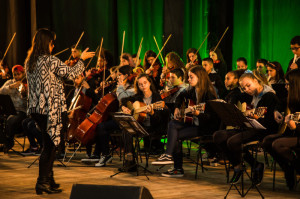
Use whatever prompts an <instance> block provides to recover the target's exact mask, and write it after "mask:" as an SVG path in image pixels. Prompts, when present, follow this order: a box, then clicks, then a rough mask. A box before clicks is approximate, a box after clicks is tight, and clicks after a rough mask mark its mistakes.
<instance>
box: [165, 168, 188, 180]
mask: <svg viewBox="0 0 300 199" xmlns="http://www.w3.org/2000/svg"><path fill="white" fill-rule="evenodd" d="M161 175H162V176H164V177H168V178H181V177H183V176H184V171H183V169H175V168H173V169H172V170H170V169H169V170H168V171H166V172H164V173H162V174H161Z"/></svg>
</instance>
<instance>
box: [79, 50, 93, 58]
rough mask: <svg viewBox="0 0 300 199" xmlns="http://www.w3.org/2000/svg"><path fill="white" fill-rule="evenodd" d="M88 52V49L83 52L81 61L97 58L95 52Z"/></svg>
mask: <svg viewBox="0 0 300 199" xmlns="http://www.w3.org/2000/svg"><path fill="white" fill-rule="evenodd" d="M88 50H89V48H86V49H85V50H84V51H83V52H82V54H81V56H80V58H81V59H83V60H86V59H89V58H92V57H94V56H95V52H88Z"/></svg>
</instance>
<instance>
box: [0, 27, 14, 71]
mask: <svg viewBox="0 0 300 199" xmlns="http://www.w3.org/2000/svg"><path fill="white" fill-rule="evenodd" d="M15 36H16V32H15V33H14V35H13V36H12V38H11V40H10V42H9V44H8V47H7V48H6V51H5V53H4V55H3V58H2V60H1V62H0V65H2V63H3V60H4V58H5V56H6V54H7V52H8V49H9V48H10V46H11V44H12V42H13V41H14V39H15Z"/></svg>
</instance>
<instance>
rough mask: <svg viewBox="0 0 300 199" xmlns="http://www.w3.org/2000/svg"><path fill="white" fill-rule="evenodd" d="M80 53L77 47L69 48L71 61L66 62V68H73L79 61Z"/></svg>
mask: <svg viewBox="0 0 300 199" xmlns="http://www.w3.org/2000/svg"><path fill="white" fill-rule="evenodd" d="M81 53H82V50H81V47H79V46H77V47H76V48H75V45H73V46H72V47H71V56H72V59H70V60H66V61H65V64H67V65H68V66H74V65H75V64H76V63H77V61H78V60H79V59H80V56H81Z"/></svg>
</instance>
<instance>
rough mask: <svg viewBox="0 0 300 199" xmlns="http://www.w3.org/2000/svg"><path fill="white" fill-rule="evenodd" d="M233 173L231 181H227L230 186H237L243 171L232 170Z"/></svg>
mask: <svg viewBox="0 0 300 199" xmlns="http://www.w3.org/2000/svg"><path fill="white" fill-rule="evenodd" d="M233 171H234V173H233V176H232V178H231V180H230V181H229V183H230V184H237V183H238V182H239V180H240V178H241V176H242V174H243V171H242V170H241V169H233Z"/></svg>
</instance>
